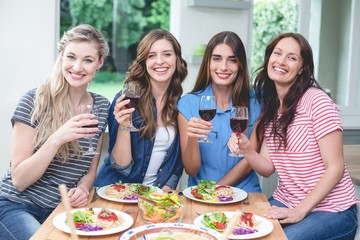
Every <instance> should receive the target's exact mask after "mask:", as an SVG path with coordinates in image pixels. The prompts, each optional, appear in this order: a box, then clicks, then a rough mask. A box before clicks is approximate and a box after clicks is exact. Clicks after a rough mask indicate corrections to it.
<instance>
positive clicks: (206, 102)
mask: <svg viewBox="0 0 360 240" xmlns="http://www.w3.org/2000/svg"><path fill="white" fill-rule="evenodd" d="M199 115H200V118H201V119H202V120H205V121H208V122H210V121H211V120H212V119H213V118H214V117H215V115H216V97H215V96H201V97H200V103H199ZM198 142H203V143H213V142H212V141H211V140H210V139H209V138H208V136H207V135H206V136H205V137H204V138H201V139H199V140H198Z"/></svg>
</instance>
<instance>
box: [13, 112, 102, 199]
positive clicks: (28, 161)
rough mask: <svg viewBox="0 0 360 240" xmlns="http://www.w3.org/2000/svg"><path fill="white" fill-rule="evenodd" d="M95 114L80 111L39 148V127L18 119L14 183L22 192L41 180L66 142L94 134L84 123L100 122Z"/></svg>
mask: <svg viewBox="0 0 360 240" xmlns="http://www.w3.org/2000/svg"><path fill="white" fill-rule="evenodd" d="M91 118H94V115H93V114H80V115H77V116H75V117H72V118H71V119H70V120H69V121H67V122H66V123H65V124H64V125H63V126H61V127H60V128H59V129H58V130H56V131H55V132H54V133H53V134H52V135H50V137H49V138H48V139H47V140H46V141H45V142H44V144H43V145H42V146H41V147H40V148H39V149H38V150H37V151H36V152H34V151H35V150H34V149H35V145H34V138H35V134H36V129H34V128H32V127H30V126H28V125H26V124H24V123H21V122H15V123H14V127H13V138H12V159H11V176H12V181H13V184H14V186H15V187H16V188H17V189H18V190H19V191H20V192H22V191H24V190H25V189H26V188H27V187H29V186H31V185H32V184H34V183H35V182H36V181H38V180H39V179H40V178H41V176H42V175H43V174H44V173H45V171H46V169H47V168H48V166H49V164H50V163H51V161H52V160H53V159H54V157H55V155H56V153H57V152H58V150H59V148H60V147H61V146H62V145H63V144H64V143H67V142H70V141H73V140H76V139H79V138H88V137H92V136H93V135H94V133H91V132H90V131H91V128H82V127H81V126H85V125H91V124H97V123H98V120H96V119H93V120H89V119H91Z"/></svg>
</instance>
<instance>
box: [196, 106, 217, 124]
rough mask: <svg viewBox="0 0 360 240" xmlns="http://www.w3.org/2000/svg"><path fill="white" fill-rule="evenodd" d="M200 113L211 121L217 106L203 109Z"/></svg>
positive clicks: (204, 118) (203, 117) (202, 117)
mask: <svg viewBox="0 0 360 240" xmlns="http://www.w3.org/2000/svg"><path fill="white" fill-rule="evenodd" d="M199 115H200V117H201V119H202V120H205V121H211V120H212V119H213V118H214V117H215V115H216V108H214V109H201V110H199Z"/></svg>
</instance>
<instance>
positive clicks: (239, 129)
mask: <svg viewBox="0 0 360 240" xmlns="http://www.w3.org/2000/svg"><path fill="white" fill-rule="evenodd" d="M248 121H249V120H248V119H247V118H241V117H232V118H230V127H231V130H232V131H233V132H234V133H235V134H236V136H238V137H240V135H241V134H242V133H243V132H244V131H245V130H246V128H247V125H248Z"/></svg>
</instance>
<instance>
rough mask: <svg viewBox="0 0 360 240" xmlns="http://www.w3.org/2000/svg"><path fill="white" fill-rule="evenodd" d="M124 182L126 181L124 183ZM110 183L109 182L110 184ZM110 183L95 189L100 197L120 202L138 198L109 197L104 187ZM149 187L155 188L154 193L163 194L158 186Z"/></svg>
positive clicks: (134, 201)
mask: <svg viewBox="0 0 360 240" xmlns="http://www.w3.org/2000/svg"><path fill="white" fill-rule="evenodd" d="M125 184H126V183H125ZM110 185H111V184H110ZM110 185H107V186H103V187H101V188H99V189H98V190H97V194H98V195H99V196H100V197H101V198H104V199H106V200H110V201H114V202H120V203H137V202H138V200H137V199H135V200H126V199H120V198H114V197H110V196H108V195H106V194H105V188H106V187H108V186H110ZM150 187H151V188H156V191H155V192H156V193H159V194H163V193H164V192H163V190H161V189H160V188H158V187H154V186H150Z"/></svg>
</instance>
